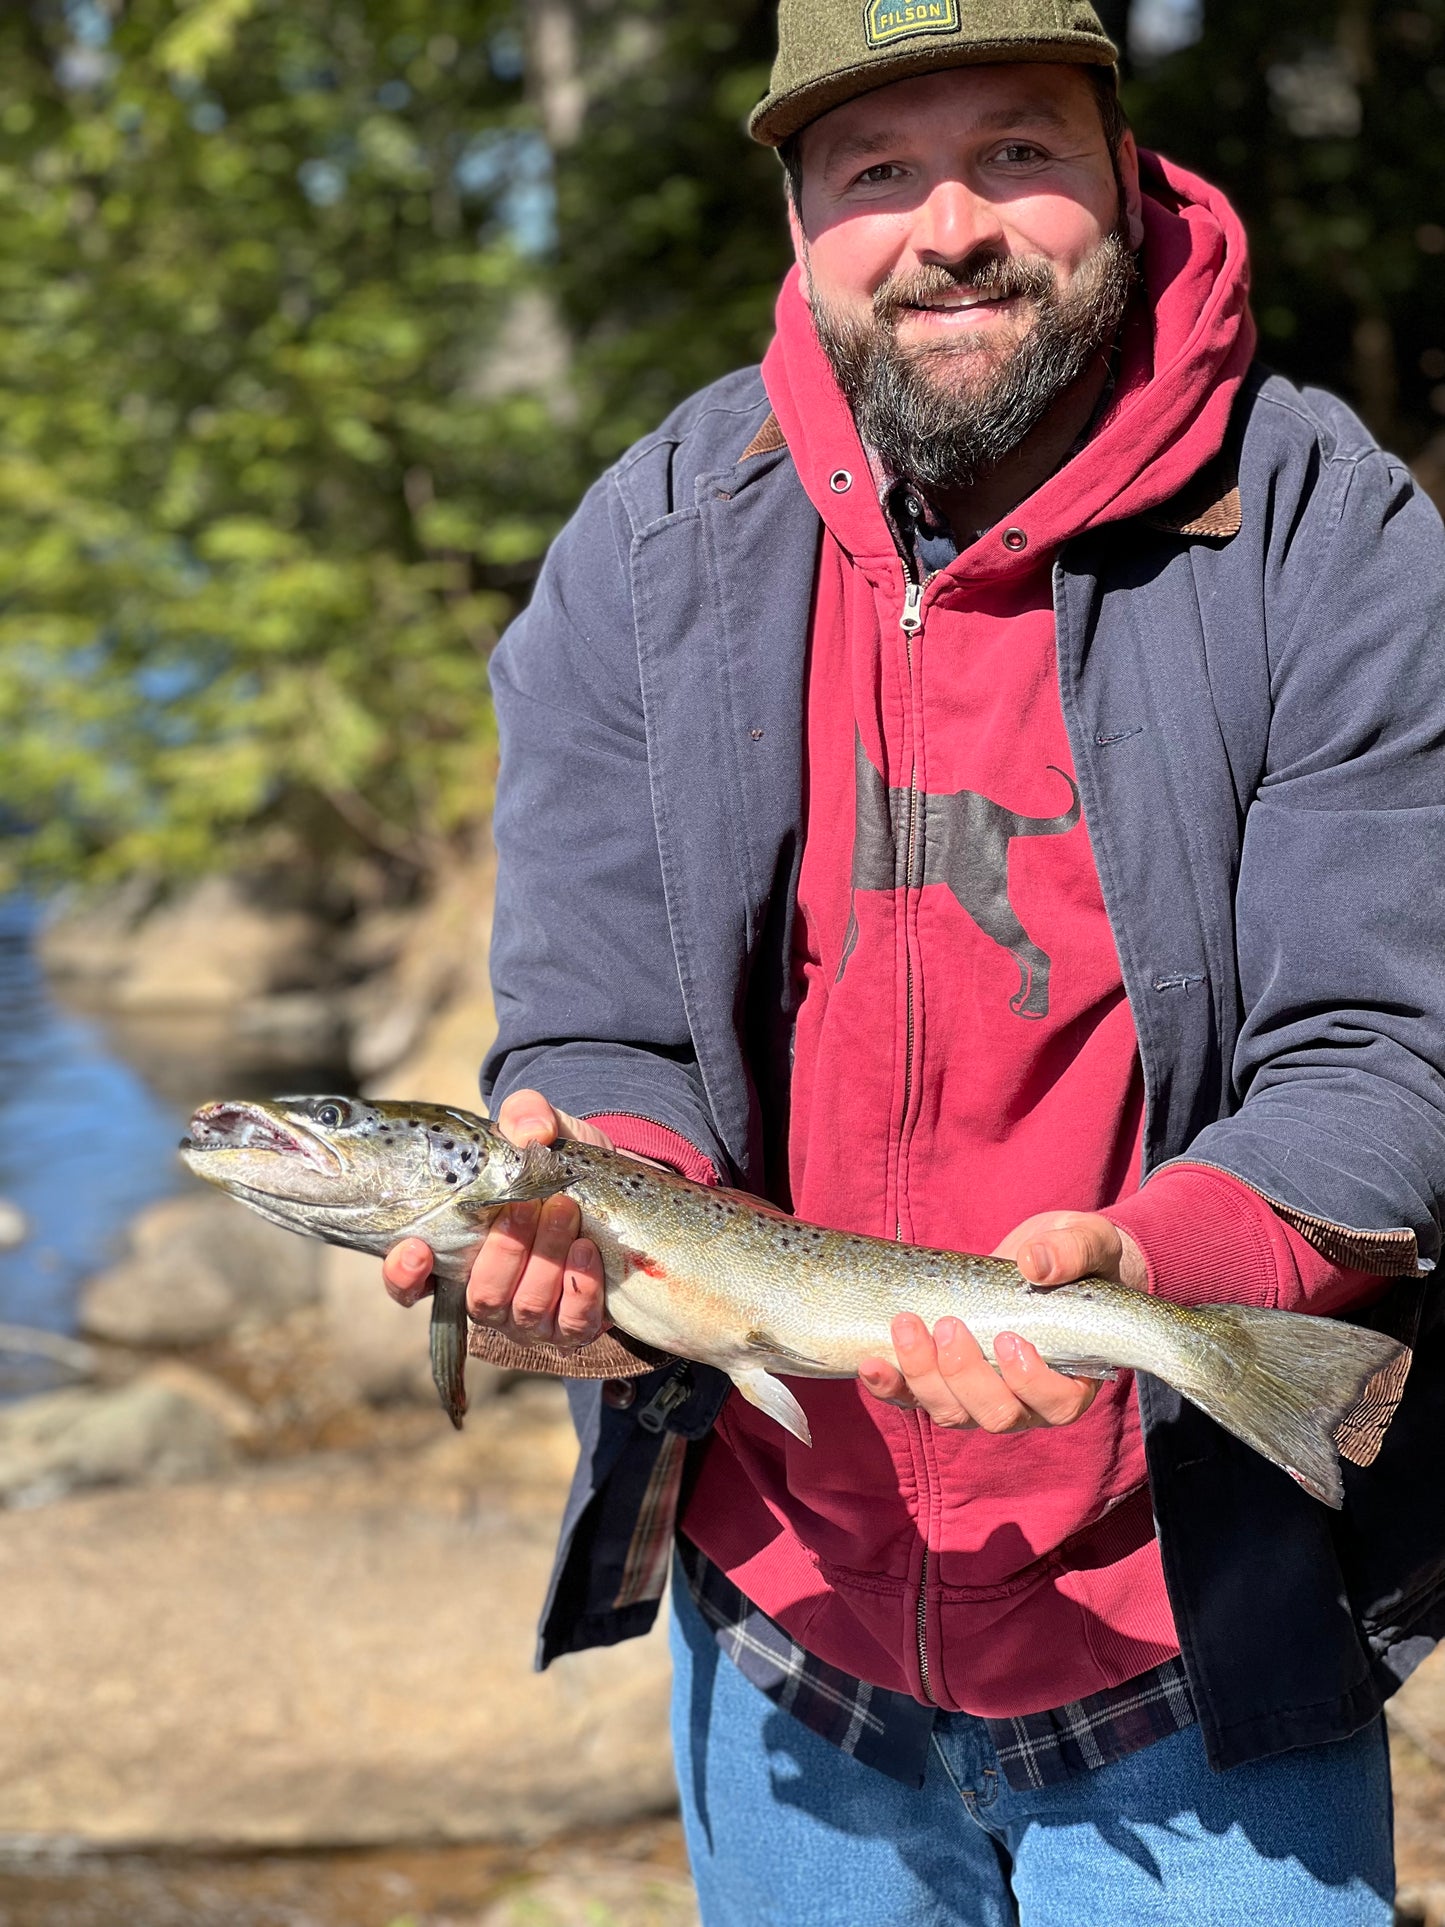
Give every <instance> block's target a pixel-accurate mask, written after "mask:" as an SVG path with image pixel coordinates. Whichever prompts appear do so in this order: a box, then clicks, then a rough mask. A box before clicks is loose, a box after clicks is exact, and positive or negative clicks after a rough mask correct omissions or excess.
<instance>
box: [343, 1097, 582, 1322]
mask: <svg viewBox="0 0 1445 1927" xmlns="http://www.w3.org/2000/svg"><path fill="white" fill-rule="evenodd" d="M497 1124H498V1127H499V1128H500V1130H501V1132H502V1134H503V1136H504V1137H508V1138H510V1139H511V1141H512V1142H513V1144H518V1145H522V1144H551V1143H553V1142H554V1141H555V1140H556V1139H557V1138H575V1139H578V1140H580V1141H581V1142H582V1143H583V1144H599V1145H601V1146H602V1148H603V1149H604V1150H609V1151H610V1150H611V1149H612V1148H613V1146H612V1141H611V1139H610V1138H609V1137H607V1135H606V1134H605V1132H602V1131H599V1130H598V1129H597V1127H596V1126H595V1125H593V1124H588V1123H585V1122H584V1121H583V1120H582V1119H580V1118H575V1117H569V1116H568V1115H567V1113H566V1112H565V1111H558V1110H554V1109H553V1107H552V1106H551V1105H550V1104H549V1103H548V1102H547V1100H546V1098H545V1097H543V1096H541V1095H540V1093H539V1092H537V1091H513V1093H512V1095H511V1096H510V1097H509V1098H508V1099H507V1100H506V1102H505V1103H504V1104H503V1105H502V1108H501V1110H500V1111H499V1112H498V1114H497ZM580 1230H581V1213H580V1212H579V1211H578V1209H577V1206H576V1204H575V1203H574V1202H573V1200H572V1199H571V1198H568V1197H555V1198H544V1199H543V1200H542V1201H541V1202H540V1203H539V1202H537V1201H536V1200H530V1199H529V1200H528V1201H527V1202H526V1203H523V1204H510V1205H507V1206H505V1207H504V1208H503V1210H502V1213H501V1215H500V1216H499V1217H498V1219H497V1221H496V1223H495V1224H494V1225H493V1226H492V1228H491V1230H490V1231H489V1232H488V1233H487V1235H486V1238H485V1239H484V1241H483V1243H482V1247H481V1250H480V1251H478V1253H477V1255H476V1258H475V1259H474V1260H473V1262H472V1275H471V1278H470V1279H469V1280H468V1283H467V1310H468V1311H469V1312H470V1313H471V1315H472V1317H473V1318H474V1319H476V1321H477V1323H478V1324H481V1325H490V1326H492V1327H493V1329H494V1330H496V1331H499V1332H501V1333H503V1334H504V1336H506V1337H507V1338H510V1339H511V1340H512V1342H513V1344H517V1345H525V1344H527V1343H528V1342H529V1341H531V1340H537V1339H545V1340H548V1341H549V1342H550V1343H552V1344H554V1345H560V1346H561V1347H562V1348H563V1349H564V1350H566V1351H570V1350H572V1349H574V1348H575V1347H576V1346H578V1345H590V1344H591V1342H592V1340H593V1339H594V1338H596V1337H597V1335H598V1333H599V1332H601V1331H602V1329H603V1327H604V1326H605V1324H606V1323H607V1319H606V1316H605V1314H604V1312H603V1309H602V1285H603V1276H602V1259H601V1256H600V1254H599V1253H598V1250H597V1247H596V1245H594V1244H593V1243H592V1242H591V1240H590V1239H588V1238H582V1237H579V1236H578V1233H579V1231H580ZM431 1269H432V1254H431V1251H430V1248H429V1247H428V1246H427V1245H425V1244H424V1243H423V1242H422V1240H421V1239H420V1238H403V1239H402V1241H401V1243H400V1244H398V1245H393V1246H392V1248H391V1250H390V1251H389V1252H388V1253H387V1254H386V1259H385V1262H384V1263H383V1265H382V1267H381V1275H382V1278H383V1279H384V1280H385V1282H386V1288H387V1290H388V1291H389V1292H390V1293H391V1295H392V1297H393V1298H394V1299H395V1300H396V1302H397V1303H398V1304H399V1305H414V1304H416V1302H417V1300H418V1299H420V1298H424V1297H425V1296H426V1295H427V1293H428V1292H429V1291H430V1290H431Z"/></svg>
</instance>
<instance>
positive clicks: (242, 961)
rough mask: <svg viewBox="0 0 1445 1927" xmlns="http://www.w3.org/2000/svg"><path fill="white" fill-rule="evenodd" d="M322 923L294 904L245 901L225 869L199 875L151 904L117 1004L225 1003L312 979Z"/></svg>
mask: <svg viewBox="0 0 1445 1927" xmlns="http://www.w3.org/2000/svg"><path fill="white" fill-rule="evenodd" d="M325 947H326V932H325V927H324V925H323V924H322V923H321V921H320V920H319V919H318V918H315V917H310V916H307V915H306V914H305V913H304V912H303V911H300V910H277V909H272V908H269V907H266V906H264V905H261V904H258V903H254V902H252V901H251V900H250V899H249V898H248V896H247V895H246V892H245V890H244V888H243V886H242V885H241V884H240V883H239V882H238V881H237V880H236V879H234V878H231V877H206V878H204V879H203V880H202V881H201V882H200V883H198V884H196V885H195V887H194V888H193V889H191V890H189V891H187V892H186V893H185V894H184V895H183V896H180V897H178V898H176V899H175V900H174V901H172V902H170V903H167V904H164V905H163V906H162V907H161V908H159V909H157V910H154V911H152V912H151V914H150V915H149V916H147V917H146V918H144V919H143V921H142V922H141V923H140V924H139V925H138V926H137V928H136V930H135V932H134V934H133V936H132V938H131V940H130V942H129V944H128V945H127V952H128V954H127V959H126V963H125V967H124V969H123V971H122V974H121V976H120V979H119V981H118V982H117V984H116V985H115V991H114V1001H115V1003H116V1004H117V1005H118V1006H119V1007H120V1008H121V1009H123V1010H196V1009H217V1008H219V1009H229V1008H233V1007H234V1006H235V1005H237V1004H238V1003H240V1002H242V1001H244V1000H246V999H248V998H253V997H260V996H265V995H267V994H268V993H271V992H274V991H281V990H294V989H308V988H311V987H313V986H314V985H315V983H316V981H317V978H318V973H319V971H320V969H321V963H320V960H321V958H322V956H323V954H324V951H325Z"/></svg>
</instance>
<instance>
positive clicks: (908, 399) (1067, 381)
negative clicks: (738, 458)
mask: <svg viewBox="0 0 1445 1927" xmlns="http://www.w3.org/2000/svg"><path fill="white" fill-rule="evenodd" d="M1136 276H1137V270H1136V268H1135V265H1134V257H1133V255H1132V254H1131V253H1130V252H1129V245H1128V239H1127V236H1126V234H1125V232H1124V231H1123V228H1122V224H1121V225H1120V226H1119V227H1116V228H1115V229H1114V230H1113V231H1112V232H1111V233H1109V234H1107V235H1105V237H1104V239H1103V240H1102V241H1101V242H1100V243H1099V245H1098V246H1097V247H1096V248H1095V249H1094V250H1093V252H1092V253H1091V254H1090V255H1089V256H1088V257H1087V258H1086V259H1085V260H1084V262H1083V263H1082V264H1081V265H1080V267H1079V268H1078V270H1077V271H1076V272H1075V274H1074V276H1073V278H1072V279H1071V280H1070V282H1069V284H1068V285H1067V287H1064V288H1060V287H1059V285H1058V283H1057V281H1056V280H1055V277H1054V271H1053V269H1052V268H1051V267H1050V265H1049V263H1048V262H1047V261H1044V260H1042V259H1041V258H1040V257H1038V256H1037V255H1024V256H1019V255H1008V254H999V253H997V252H996V251H995V250H994V249H992V248H982V249H976V250H975V252H974V253H973V254H971V255H969V256H968V257H967V259H966V260H964V261H962V262H960V263H959V265H958V266H957V267H956V268H946V267H943V266H937V267H931V268H921V269H919V270H918V271H917V272H916V273H913V274H909V275H894V276H890V277H889V279H888V280H887V281H885V282H884V283H883V285H882V286H881V287H880V288H879V289H878V290H877V292H876V293H875V295H874V297H873V314H872V317H871V319H869V320H866V321H858V320H854V319H851V318H849V317H844V316H842V315H839V314H836V313H835V312H834V311H833V310H832V309H830V308H829V307H828V306H827V305H826V304H825V303H824V302H821V301H820V300H818V298H817V296H816V295H815V296H814V298H813V325H814V327H815V328H816V329H817V332H818V339H819V341H820V342H821V343H822V346H823V350H824V353H825V354H826V355H827V357H828V360H829V362H830V363H831V365H832V369H833V373H834V375H835V376H836V377H837V380H838V385H839V387H840V388H841V389H842V390H843V393H844V395H845V396H846V398H847V401H848V405H849V407H850V408H851V409H852V411H853V419H854V421H855V422H856V423H857V426H858V433H859V435H860V436H861V438H862V440H863V441H864V443H865V444H866V445H867V446H869V447H870V448H872V449H874V450H875V451H876V452H877V454H878V455H879V456H881V458H882V460H883V461H884V463H885V464H886V465H887V467H888V468H889V470H890V471H891V472H892V473H893V474H894V475H897V476H901V477H906V479H907V480H909V481H910V482H916V483H917V484H918V485H919V486H920V487H921V488H926V489H927V488H931V489H950V488H968V487H971V486H972V485H973V483H974V482H976V481H977V479H978V477H979V476H980V475H982V474H984V473H986V472H987V471H988V470H989V469H991V468H994V467H996V466H997V465H998V463H1000V462H1001V461H1002V460H1003V459H1004V457H1005V456H1007V455H1011V454H1012V453H1013V451H1014V450H1015V449H1016V448H1017V447H1018V446H1019V445H1020V443H1021V442H1023V441H1024V440H1025V439H1026V438H1027V436H1028V435H1029V434H1030V433H1031V432H1032V430H1033V429H1034V428H1036V427H1037V425H1038V424H1039V422H1040V421H1042V419H1043V418H1044V416H1045V415H1046V414H1047V413H1048V411H1049V409H1050V408H1051V407H1052V406H1053V405H1054V403H1055V402H1056V401H1058V400H1059V399H1060V397H1061V396H1063V395H1064V394H1066V393H1067V391H1068V390H1069V389H1070V388H1072V387H1073V385H1074V383H1075V382H1077V381H1078V380H1079V379H1080V377H1081V376H1082V375H1083V374H1084V373H1085V371H1086V370H1087V369H1088V366H1089V363H1090V362H1091V361H1092V360H1093V358H1094V356H1095V355H1096V354H1098V353H1099V352H1100V351H1101V350H1102V349H1104V348H1107V347H1108V346H1109V344H1110V343H1111V342H1112V341H1113V339H1114V336H1115V335H1116V334H1117V332H1118V329H1119V323H1120V321H1121V320H1122V319H1123V315H1124V309H1125V307H1126V306H1127V305H1128V300H1129V292H1130V289H1131V288H1132V287H1133V284H1134V281H1135V279H1136ZM960 287H966V288H968V289H969V291H970V292H971V293H975V294H980V295H984V296H986V297H988V298H991V299H1010V298H1016V299H1021V300H1023V301H1025V302H1027V303H1028V304H1029V306H1030V307H1031V308H1032V309H1033V320H1032V323H1031V325H1029V326H1027V327H1026V329H1025V332H1024V333H1023V334H1022V335H1020V336H1018V337H1017V338H1015V339H1014V340H1013V341H1012V342H1011V343H1010V344H1009V345H1008V346H1006V347H1000V346H999V345H997V343H996V342H991V341H990V340H988V339H987V338H983V339H979V338H973V339H966V340H963V341H948V342H939V343H937V344H934V345H931V346H929V347H924V348H904V347H902V346H901V345H900V344H899V341H898V337H897V325H898V321H899V319H900V317H901V316H902V315H904V314H905V313H906V312H907V311H908V310H909V309H910V308H912V307H915V306H917V305H919V304H920V303H923V302H928V301H936V300H937V299H938V298H939V297H940V296H942V295H947V294H951V293H952V292H953V291H954V290H955V289H956V288H960Z"/></svg>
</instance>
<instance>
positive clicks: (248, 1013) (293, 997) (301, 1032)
mask: <svg viewBox="0 0 1445 1927" xmlns="http://www.w3.org/2000/svg"><path fill="white" fill-rule="evenodd" d="M235 1034H236V1038H237V1041H238V1042H239V1043H240V1044H241V1045H243V1046H246V1047H248V1048H249V1050H250V1051H251V1052H252V1053H254V1055H255V1056H256V1057H258V1058H259V1057H263V1056H264V1057H269V1058H272V1059H274V1060H276V1061H277V1062H280V1063H288V1064H301V1063H308V1062H309V1063H313V1064H325V1063H339V1062H341V1061H342V1060H343V1059H344V1058H345V1056H346V1018H345V1015H344V1013H343V1011H342V1009H341V1006H340V1003H339V1002H338V1000H337V998H335V997H334V996H331V995H328V994H327V993H326V992H324V991H317V990H292V991H287V992H286V993H285V994H284V995H282V996H276V997H253V998H252V999H251V1001H250V1002H249V1003H246V1004H242V1005H241V1007H240V1009H239V1010H238V1011H237V1012H236V1021H235Z"/></svg>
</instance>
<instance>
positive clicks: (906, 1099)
mask: <svg viewBox="0 0 1445 1927" xmlns="http://www.w3.org/2000/svg"><path fill="white" fill-rule="evenodd" d="M903 566H904V568H905V569H906V570H907V571H908V579H907V581H906V583H905V584H904V589H903V613H902V615H900V616H899V618H898V627H899V628H900V629H901V630H902V631H903V655H904V659H905V661H906V663H907V665H908V688H909V694H910V697H911V695H912V691H913V638H914V637H915V636H916V635H918V634H920V633H921V631H922V629H923V609H922V603H923V586H924V585H923V584H922V583H921V582H919V581H918V580H917V579H916V577H915V576H914V574H913V571H912V568H911V566H910V564H909V563H908V561H907V560H906V559H905V561H904V565H903ZM917 842H918V758H917V756H916V755H915V756H914V759H913V762H912V764H911V766H910V768H909V773H908V836H907V843H906V861H905V866H904V871H903V906H904V908H903V915H904V920H905V932H904V943H903V962H904V972H905V976H904V997H903V1026H904V1029H903V1113H902V1116H901V1117H900V1119H899V1126H898V1128H899V1136H900V1138H901V1137H902V1134H903V1132H904V1131H905V1130H906V1129H907V1128H908V1107H909V1105H910V1104H911V1103H912V1102H913V952H912V950H911V949H910V947H909V944H908V940H907V929H906V922H907V916H908V892H909V890H910V889H911V888H912V884H913V859H914V854H915V852H916V849H917ZM902 1183H903V1173H902V1147H901V1144H900V1150H899V1202H898V1209H897V1212H896V1214H895V1216H894V1220H893V1236H894V1239H895V1240H896V1242H897V1243H899V1244H902V1242H903V1201H902Z"/></svg>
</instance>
